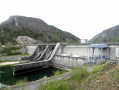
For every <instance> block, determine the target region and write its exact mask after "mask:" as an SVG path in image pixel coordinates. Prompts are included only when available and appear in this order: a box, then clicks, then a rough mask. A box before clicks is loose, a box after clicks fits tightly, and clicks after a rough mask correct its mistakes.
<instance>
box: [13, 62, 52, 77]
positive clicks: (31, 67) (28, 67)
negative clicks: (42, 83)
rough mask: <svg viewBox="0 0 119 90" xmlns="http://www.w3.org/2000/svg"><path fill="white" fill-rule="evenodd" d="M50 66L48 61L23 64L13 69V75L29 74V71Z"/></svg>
mask: <svg viewBox="0 0 119 90" xmlns="http://www.w3.org/2000/svg"><path fill="white" fill-rule="evenodd" d="M49 66H51V64H50V62H48V61H44V62H42V61H38V62H30V63H24V64H18V65H15V66H14V68H13V74H14V75H15V74H21V73H25V72H29V71H31V70H35V69H37V68H39V69H43V68H46V67H49Z"/></svg>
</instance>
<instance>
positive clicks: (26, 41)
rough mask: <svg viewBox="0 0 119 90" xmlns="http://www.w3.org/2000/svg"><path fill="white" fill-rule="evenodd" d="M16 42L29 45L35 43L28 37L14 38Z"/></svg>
mask: <svg viewBox="0 0 119 90" xmlns="http://www.w3.org/2000/svg"><path fill="white" fill-rule="evenodd" d="M16 41H17V42H18V43H19V44H31V43H34V42H36V40H34V39H32V38H30V37H28V36H18V37H17V38H16Z"/></svg>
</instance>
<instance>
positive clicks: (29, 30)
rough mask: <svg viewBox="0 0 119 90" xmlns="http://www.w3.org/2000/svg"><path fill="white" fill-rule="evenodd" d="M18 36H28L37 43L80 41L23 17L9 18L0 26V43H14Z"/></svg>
mask: <svg viewBox="0 0 119 90" xmlns="http://www.w3.org/2000/svg"><path fill="white" fill-rule="evenodd" d="M18 36H28V37H30V38H33V39H34V40H37V42H44V43H53V42H54V43H56V42H78V41H79V40H80V39H79V38H77V37H76V36H74V35H72V34H71V33H69V32H65V31H62V30H60V29H58V28H57V27H55V26H51V25H48V24H47V23H45V22H44V21H43V20H41V19H38V18H32V17H24V16H11V17H9V19H8V20H6V21H5V22H3V23H1V24H0V42H1V43H3V44H5V43H7V42H8V41H9V42H12V43H16V38H17V37H18Z"/></svg>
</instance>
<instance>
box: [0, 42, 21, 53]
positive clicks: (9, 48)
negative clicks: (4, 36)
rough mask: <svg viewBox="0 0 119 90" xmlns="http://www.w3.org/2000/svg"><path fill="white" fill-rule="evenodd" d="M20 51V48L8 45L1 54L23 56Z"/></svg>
mask: <svg viewBox="0 0 119 90" xmlns="http://www.w3.org/2000/svg"><path fill="white" fill-rule="evenodd" d="M19 49H20V48H19V47H14V46H11V45H10V44H9V43H7V45H6V46H5V47H3V48H2V50H1V53H2V54H5V55H18V54H21V53H20V51H19Z"/></svg>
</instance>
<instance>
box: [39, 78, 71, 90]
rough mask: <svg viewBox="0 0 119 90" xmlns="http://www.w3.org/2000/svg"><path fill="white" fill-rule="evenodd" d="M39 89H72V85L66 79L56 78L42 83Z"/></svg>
mask: <svg viewBox="0 0 119 90" xmlns="http://www.w3.org/2000/svg"><path fill="white" fill-rule="evenodd" d="M39 90H70V85H69V83H67V82H66V81H64V80H55V81H49V82H47V83H46V84H42V83H41V85H40V88H39Z"/></svg>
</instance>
